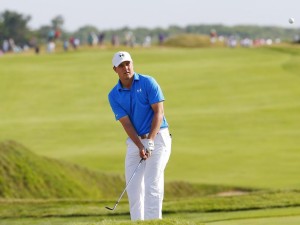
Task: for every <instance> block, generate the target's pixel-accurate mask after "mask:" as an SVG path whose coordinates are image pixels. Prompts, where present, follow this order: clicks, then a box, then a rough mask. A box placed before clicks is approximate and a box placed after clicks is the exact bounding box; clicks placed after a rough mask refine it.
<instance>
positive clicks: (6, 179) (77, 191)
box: [0, 141, 248, 200]
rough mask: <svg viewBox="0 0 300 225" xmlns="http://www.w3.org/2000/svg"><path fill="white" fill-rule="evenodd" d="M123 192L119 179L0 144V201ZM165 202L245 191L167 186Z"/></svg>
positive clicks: (178, 184)
mask: <svg viewBox="0 0 300 225" xmlns="http://www.w3.org/2000/svg"><path fill="white" fill-rule="evenodd" d="M123 188H124V179H123V176H121V175H115V174H107V173H106V174H104V173H98V172H95V171H91V170H88V169H86V168H84V167H80V166H78V165H75V164H70V163H66V162H62V161H60V160H57V159H51V158H46V157H42V156H39V155H36V154H34V153H32V152H31V151H29V150H28V149H26V148H25V147H24V146H22V145H21V144H18V143H17V142H14V141H6V142H2V143H0V198H6V199H8V198H13V199H28V198H29V199H39V198H43V199H49V198H50V199H51V198H64V199H65V198H76V199H101V200H102V199H114V198H116V197H117V196H119V194H120V193H121V191H122V190H123ZM165 189H166V191H165V192H166V198H167V199H177V198H186V197H197V196H206V195H212V194H213V195H214V194H217V193H224V192H232V191H237V190H239V191H248V190H241V189H238V188H234V187H226V186H214V185H200V184H191V183H187V182H170V183H167V184H166V188H165Z"/></svg>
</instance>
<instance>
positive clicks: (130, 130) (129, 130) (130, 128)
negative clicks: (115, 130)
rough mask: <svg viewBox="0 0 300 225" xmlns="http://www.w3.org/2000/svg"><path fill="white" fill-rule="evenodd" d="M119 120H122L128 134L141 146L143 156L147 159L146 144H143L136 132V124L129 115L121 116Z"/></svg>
mask: <svg viewBox="0 0 300 225" xmlns="http://www.w3.org/2000/svg"><path fill="white" fill-rule="evenodd" d="M119 121H120V122H121V124H122V126H123V128H124V130H125V131H126V133H127V135H128V136H129V137H130V138H131V140H132V141H133V142H134V144H135V145H136V146H137V147H138V148H139V150H140V156H141V158H143V159H146V158H147V156H146V154H145V153H146V151H145V148H144V145H143V144H142V142H141V140H140V139H139V137H138V135H137V132H136V130H135V128H134V126H133V125H132V123H131V121H130V119H129V117H128V116H124V117H122V118H120V119H119Z"/></svg>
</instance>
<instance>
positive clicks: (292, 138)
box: [0, 46, 300, 225]
mask: <svg viewBox="0 0 300 225" xmlns="http://www.w3.org/2000/svg"><path fill="white" fill-rule="evenodd" d="M115 51H116V50H114V49H107V50H103V49H102V50H101V49H85V50H79V51H78V52H72V51H71V52H68V53H62V52H61V53H56V54H53V55H47V54H42V55H39V56H36V55H30V54H28V55H7V56H5V57H1V58H0V93H1V94H0V140H1V141H3V140H7V139H11V140H16V141H18V142H20V143H22V144H23V145H25V146H26V147H28V148H29V149H30V150H32V151H34V152H36V153H38V154H40V155H45V156H49V157H52V158H58V159H62V160H65V161H70V162H73V163H77V164H79V165H83V166H85V167H88V168H90V169H93V170H99V171H106V172H114V173H119V174H122V173H123V167H124V164H123V161H124V155H125V138H126V136H125V133H124V131H123V130H122V128H121V125H120V124H119V123H118V122H115V121H114V116H113V114H112V112H111V109H110V107H109V103H108V100H107V93H108V92H109V90H110V89H111V88H112V87H113V85H115V83H116V82H117V75H116V74H115V73H114V72H113V70H112V66H111V57H112V54H113V53H114V52H115ZM128 51H130V52H131V53H132V57H133V59H134V63H135V71H136V72H139V73H144V74H150V75H152V76H154V77H155V78H156V79H157V80H158V82H159V83H160V84H161V86H162V88H163V90H164V94H165V97H166V102H165V113H166V116H167V119H168V122H169V124H170V126H171V127H170V130H171V133H172V135H173V149H172V150H173V152H172V156H171V159H170V162H169V164H168V167H167V170H166V180H167V181H174V180H184V181H189V182H195V183H201V184H216V185H234V186H240V187H250V188H265V189H273V190H276V189H300V180H299V171H300V163H299V162H300V154H299V146H300V138H299V137H300V100H299V99H300V87H299V86H300V49H299V47H298V48H296V47H295V46H293V47H273V48H259V49H226V48H218V49H209V48H207V49H168V48H167V49H166V48H161V49H160V48H153V49H128ZM295 214H296V215H298V217H293V218H290V221H291V224H293V223H292V222H294V220H295V219H296V221H297V222H298V223H299V221H300V220H299V215H300V213H295ZM285 215H289V214H285ZM262 217H264V216H262ZM222 218H223V217H222ZM243 218H245V217H243ZM202 221H205V220H202ZM207 221H209V220H207ZM211 221H213V219H212V220H211ZM212 224H216V225H217V224H223V223H217V222H216V223H212ZM224 224H225V223H224ZM226 224H252V223H251V221H249V223H247V221H245V223H229V222H228V223H226ZM258 224H267V223H263V221H262V222H261V223H258ZM269 224H276V223H275V222H274V223H273V222H270V223H269Z"/></svg>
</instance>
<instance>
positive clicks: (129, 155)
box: [108, 52, 172, 220]
mask: <svg viewBox="0 0 300 225" xmlns="http://www.w3.org/2000/svg"><path fill="white" fill-rule="evenodd" d="M112 64H113V70H114V71H115V72H116V73H117V74H118V76H119V80H118V83H117V84H116V86H115V87H114V88H113V89H112V90H111V91H110V93H109V95H108V99H109V102H110V106H111V108H112V111H113V112H114V114H115V118H116V120H119V121H120V122H121V124H122V126H123V128H124V130H125V132H126V133H127V135H128V138H127V141H126V144H127V152H126V159H125V176H126V182H128V180H129V179H130V177H131V175H132V174H133V172H134V170H135V168H136V167H137V165H138V163H139V161H140V159H141V158H143V159H144V160H143V161H142V164H141V166H140V167H139V169H138V171H137V172H136V174H135V176H134V177H133V179H132V181H131V183H130V184H129V185H128V188H127V195H128V199H129V206H130V216H131V220H149V219H161V218H162V202H163V197H164V170H165V167H166V164H167V162H168V160H169V156H170V153H171V142H172V141H171V136H170V133H169V129H168V123H167V121H166V118H165V116H164V105H163V102H164V100H165V99H164V96H163V93H162V90H161V88H160V86H159V85H158V83H157V82H156V81H155V79H154V78H152V77H150V76H147V75H142V74H138V73H135V72H134V69H133V60H132V58H131V56H130V54H129V53H128V52H117V53H116V54H115V55H114V56H113V59H112Z"/></svg>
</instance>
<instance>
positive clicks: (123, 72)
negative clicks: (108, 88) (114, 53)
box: [114, 61, 134, 82]
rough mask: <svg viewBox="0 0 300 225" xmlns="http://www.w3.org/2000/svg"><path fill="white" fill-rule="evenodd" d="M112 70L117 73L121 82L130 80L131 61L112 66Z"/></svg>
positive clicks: (131, 75) (132, 72)
mask: <svg viewBox="0 0 300 225" xmlns="http://www.w3.org/2000/svg"><path fill="white" fill-rule="evenodd" d="M114 71H115V72H116V73H117V74H118V75H119V78H120V80H121V82H123V81H124V82H125V81H128V80H130V79H131V78H132V77H133V74H134V71H133V62H131V61H124V62H122V63H121V64H120V65H119V66H118V67H114Z"/></svg>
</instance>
